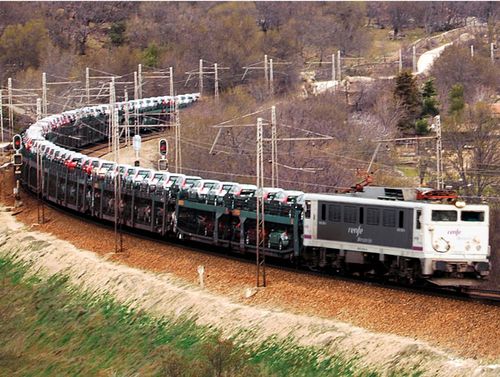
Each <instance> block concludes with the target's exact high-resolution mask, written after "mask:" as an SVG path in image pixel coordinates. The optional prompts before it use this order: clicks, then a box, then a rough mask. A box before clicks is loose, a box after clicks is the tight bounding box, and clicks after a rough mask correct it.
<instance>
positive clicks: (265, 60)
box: [264, 55, 269, 89]
mask: <svg viewBox="0 0 500 377" xmlns="http://www.w3.org/2000/svg"><path fill="white" fill-rule="evenodd" d="M264 77H265V79H266V89H269V74H268V67H267V55H264Z"/></svg>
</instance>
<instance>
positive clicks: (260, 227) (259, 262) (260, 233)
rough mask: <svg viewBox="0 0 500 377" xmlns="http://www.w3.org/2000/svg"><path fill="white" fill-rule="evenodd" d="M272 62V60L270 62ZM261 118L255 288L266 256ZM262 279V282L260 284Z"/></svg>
mask: <svg viewBox="0 0 500 377" xmlns="http://www.w3.org/2000/svg"><path fill="white" fill-rule="evenodd" d="M271 61H272V60H271ZM262 141H263V133H262V118H257V161H256V162H257V163H256V168H257V172H256V173H257V182H256V183H257V195H256V204H257V205H256V207H257V208H256V229H255V233H256V235H255V237H256V240H255V254H256V267H257V271H256V272H257V287H261V286H262V287H265V286H266V255H265V252H264V250H263V249H264V244H265V239H264V238H265V222H264V216H265V215H264V198H263V191H262V190H263V187H264V151H263V144H262ZM261 278H262V282H261Z"/></svg>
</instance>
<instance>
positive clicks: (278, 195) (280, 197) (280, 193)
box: [274, 191, 285, 200]
mask: <svg viewBox="0 0 500 377" xmlns="http://www.w3.org/2000/svg"><path fill="white" fill-rule="evenodd" d="M284 197H285V193H284V192H283V191H281V192H278V193H276V194H275V195H274V199H278V200H279V199H283V198H284Z"/></svg>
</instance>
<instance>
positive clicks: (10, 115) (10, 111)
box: [7, 77, 14, 137]
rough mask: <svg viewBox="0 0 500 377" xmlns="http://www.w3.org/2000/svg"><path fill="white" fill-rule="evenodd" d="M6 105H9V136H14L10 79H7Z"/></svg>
mask: <svg viewBox="0 0 500 377" xmlns="http://www.w3.org/2000/svg"><path fill="white" fill-rule="evenodd" d="M7 90H8V93H7V94H8V98H7V99H8V104H9V130H10V136H11V137H12V136H14V112H13V110H12V78H11V77H9V78H8V79H7Z"/></svg>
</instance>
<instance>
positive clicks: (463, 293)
mask: <svg viewBox="0 0 500 377" xmlns="http://www.w3.org/2000/svg"><path fill="white" fill-rule="evenodd" d="M156 137H157V135H151V136H150V137H149V138H148V140H149V139H154V138H156ZM104 149H107V146H102V145H101V146H100V147H98V146H95V147H91V148H89V149H88V150H89V151H92V153H98V152H99V151H101V150H104ZM26 192H27V193H29V194H30V195H31V196H32V197H33V198H35V195H34V194H33V193H32V192H31V191H29V190H26ZM44 203H45V204H46V205H47V206H48V207H51V208H53V209H55V210H57V211H61V212H63V213H65V214H67V215H70V216H72V217H73V218H77V219H79V220H81V221H85V222H88V223H90V224H93V225H96V226H104V227H106V228H108V229H109V228H113V226H114V225H113V223H109V222H107V221H103V220H99V219H96V218H94V217H91V216H87V215H83V214H81V213H78V212H75V211H72V210H70V209H68V208H65V207H63V206H59V205H56V204H54V203H52V202H49V201H44ZM121 232H122V233H124V234H127V235H130V236H133V237H137V238H140V239H145V240H149V241H153V242H155V243H158V244H160V245H161V244H163V245H165V244H166V245H175V246H176V247H180V248H185V249H188V250H192V251H196V252H199V253H204V254H205V255H207V256H214V254H215V255H216V256H217V257H218V258H224V259H228V260H235V261H238V262H243V263H247V264H255V256H254V255H252V254H237V253H229V252H226V251H229V249H224V251H221V248H220V247H214V246H210V245H206V244H202V243H198V242H196V241H188V242H185V241H182V242H180V241H178V240H177V239H176V238H168V239H165V238H163V237H160V236H155V235H154V234H149V233H144V232H140V231H139V230H137V229H130V228H123V229H122V230H121ZM269 262H270V263H269ZM268 265H269V266H271V267H276V268H279V269H282V270H284V271H289V272H293V273H295V274H299V275H306V276H315V277H328V278H330V279H336V280H341V281H346V282H354V283H360V284H366V285H369V286H374V287H379V288H386V289H391V290H396V291H400V292H408V293H417V294H425V295H429V296H434V297H442V298H447V299H455V300H457V299H458V300H463V301H472V302H480V303H483V304H488V305H495V306H500V291H497V290H490V289H482V288H466V289H462V290H450V289H443V288H439V287H435V286H430V285H421V286H419V285H417V286H407V285H402V284H399V283H396V282H391V281H381V280H380V279H367V278H361V277H355V276H345V275H342V276H341V275H335V274H332V273H328V272H325V271H314V270H309V269H306V268H304V267H301V266H296V265H292V264H291V263H286V262H285V261H283V260H280V259H268Z"/></svg>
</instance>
